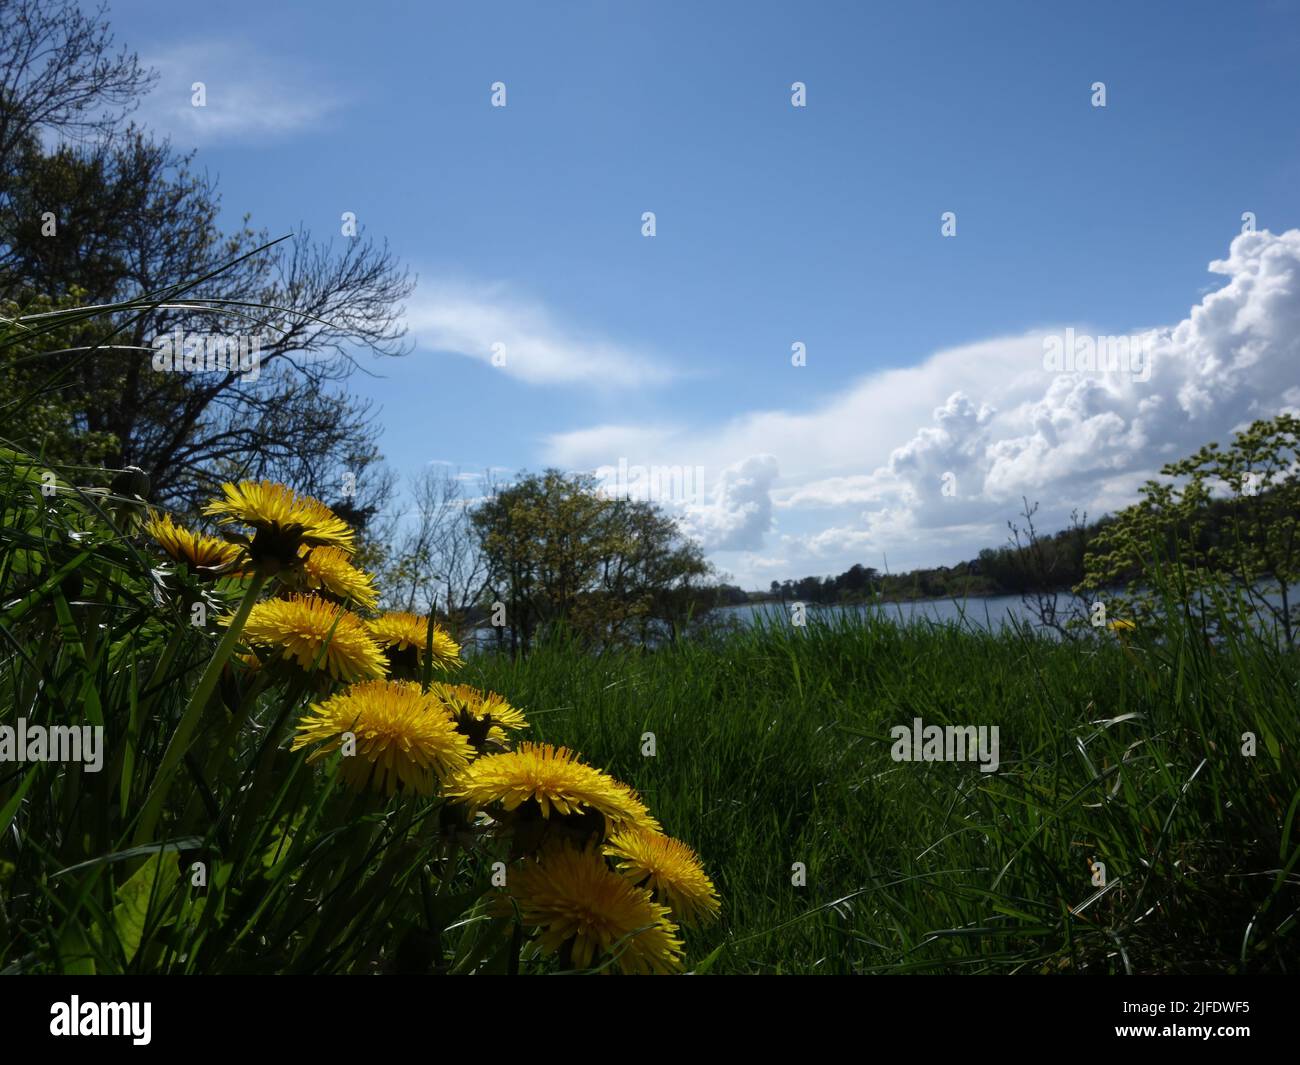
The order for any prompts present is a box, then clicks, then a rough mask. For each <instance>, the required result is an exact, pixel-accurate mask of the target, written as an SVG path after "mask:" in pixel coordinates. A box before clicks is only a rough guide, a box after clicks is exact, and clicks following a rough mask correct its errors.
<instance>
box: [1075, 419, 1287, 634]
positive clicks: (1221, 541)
mask: <svg viewBox="0 0 1300 1065" xmlns="http://www.w3.org/2000/svg"><path fill="white" fill-rule="evenodd" d="M1160 472H1161V474H1162V476H1164V477H1166V478H1171V480H1169V481H1148V482H1147V483H1146V484H1145V485H1143V486H1142V488H1141V489H1140V490H1139V491H1140V494H1141V497H1142V498H1141V500H1140V501H1139V502H1138V503H1136V504H1134V505H1133V506H1131V507H1127V508H1125V509H1124V510H1122V511H1120V512H1119V513H1118V514H1117V515H1115V520H1114V521H1113V522H1111V523H1109V524H1107V525H1105V526H1103V528H1102V530H1101V531H1100V532H1099V533H1098V535H1097V536H1096V538H1095V540H1094V541H1093V542H1092V544H1091V545H1090V548H1089V551H1088V554H1087V557H1086V575H1085V577H1084V579H1083V581H1082V582H1081V583H1080V586H1079V590H1080V591H1084V592H1090V593H1093V594H1094V595H1096V594H1100V593H1102V592H1105V591H1107V590H1108V589H1110V588H1112V587H1114V586H1115V585H1116V584H1121V583H1122V584H1123V585H1124V586H1125V589H1126V592H1125V594H1124V595H1121V596H1118V597H1114V599H1113V601H1114V602H1115V603H1116V605H1118V606H1119V607H1120V608H1121V609H1122V610H1125V611H1127V612H1129V613H1131V614H1132V615H1134V616H1135V617H1137V618H1139V619H1144V618H1147V617H1150V616H1152V615H1153V614H1155V613H1156V611H1157V610H1158V609H1159V603H1158V602H1157V599H1156V590H1155V589H1153V588H1152V587H1151V583H1150V581H1151V574H1152V572H1153V570H1154V569H1155V568H1156V567H1157V566H1162V565H1168V564H1174V565H1175V566H1176V567H1177V573H1178V577H1179V580H1180V581H1181V582H1182V588H1181V589H1180V591H1181V594H1182V598H1183V599H1184V603H1185V608H1186V609H1187V610H1189V611H1190V612H1192V613H1193V614H1196V615H1199V616H1201V617H1202V618H1203V619H1208V616H1209V615H1210V613H1211V611H1212V606H1211V602H1212V600H1213V598H1214V595H1215V593H1216V591H1217V590H1219V589H1222V588H1225V587H1231V588H1232V589H1234V590H1236V591H1238V592H1239V593H1240V594H1242V595H1243V596H1245V597H1246V599H1247V601H1248V602H1249V603H1250V605H1251V606H1252V608H1253V609H1254V610H1255V611H1256V612H1257V614H1259V615H1260V616H1262V617H1267V618H1271V619H1272V620H1273V621H1274V622H1275V623H1276V624H1277V625H1278V627H1279V629H1280V631H1281V632H1282V634H1283V636H1284V638H1285V640H1286V643H1287V645H1288V646H1293V645H1294V643H1295V639H1296V625H1297V616H1296V609H1295V607H1293V605H1292V602H1291V590H1292V588H1293V587H1294V585H1295V584H1296V582H1297V581H1298V580H1300V528H1298V526H1297V523H1298V522H1300V419H1298V418H1296V417H1294V416H1292V415H1289V414H1282V415H1279V416H1277V417H1276V418H1273V419H1271V420H1261V421H1256V422H1254V423H1253V424H1252V425H1251V426H1250V427H1249V428H1247V429H1245V430H1243V431H1242V432H1240V433H1238V434H1237V436H1236V437H1235V439H1234V440H1233V442H1232V444H1231V445H1230V446H1229V447H1228V448H1227V449H1220V447H1219V445H1218V444H1215V443H1211V444H1207V445H1206V446H1205V447H1203V448H1201V449H1200V450H1199V451H1198V452H1196V454H1194V455H1192V456H1190V457H1189V458H1186V459H1183V460H1181V461H1178V462H1172V463H1169V464H1168V465H1166V466H1164V467H1163V468H1162V469H1161V471H1160ZM1274 597H1276V601H1274Z"/></svg>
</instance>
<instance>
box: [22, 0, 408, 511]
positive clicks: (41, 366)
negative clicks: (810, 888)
mask: <svg viewBox="0 0 1300 1065" xmlns="http://www.w3.org/2000/svg"><path fill="white" fill-rule="evenodd" d="M4 7H5V8H6V9H7V10H8V11H11V12H13V13H14V15H15V17H14V18H13V20H10V19H9V18H6V19H5V20H4V21H3V22H2V23H0V87H3V88H0V93H3V97H2V98H3V101H4V106H3V108H0V110H3V112H4V116H5V117H4V120H3V123H2V124H0V147H3V149H4V155H3V174H4V179H5V180H4V188H3V194H2V195H0V299H4V300H8V301H9V303H8V304H7V311H6V312H5V313H6V317H19V316H20V315H21V314H22V313H23V311H24V310H30V308H31V307H32V306H35V305H39V304H40V301H41V300H42V299H43V298H45V297H52V298H54V299H55V300H56V301H60V302H61V303H63V304H64V305H66V303H67V301H69V300H74V299H80V300H82V301H83V302H85V301H88V302H91V303H96V304H102V303H111V302H116V301H122V300H129V299H135V298H138V297H140V296H142V295H145V294H151V293H163V292H168V291H169V290H170V291H172V292H173V293H175V292H176V289H177V286H181V285H185V286H187V287H186V288H185V290H184V292H183V294H181V295H176V294H173V295H172V297H171V298H169V299H167V300H166V301H165V302H163V303H162V304H161V305H160V306H158V307H156V308H155V309H153V310H151V311H148V312H147V313H132V314H129V315H126V314H115V315H106V316H105V317H104V321H105V322H106V323H107V327H108V328H107V332H108V333H109V334H110V335H111V340H110V341H109V343H107V344H104V343H103V339H104V338H103V336H102V335H101V336H100V338H99V340H98V341H97V343H98V344H99V345H100V346H98V347H96V348H95V350H94V351H93V352H91V351H87V350H86V348H87V347H89V345H86V344H82V345H79V346H78V345H71V346H70V347H69V348H68V349H57V350H48V349H47V350H43V351H42V352H41V353H40V354H41V358H40V359H39V360H38V361H36V362H34V363H30V364H28V363H27V362H24V366H25V369H24V370H23V372H22V374H21V375H20V376H22V377H23V378H24V381H25V382H26V383H27V385H28V387H27V389H26V391H24V392H23V393H22V394H17V395H11V396H10V397H8V398H9V400H10V403H11V404H12V405H13V406H14V407H19V406H31V405H37V404H50V403H55V404H56V405H62V407H64V408H67V409H68V411H69V413H70V417H69V418H68V422H67V425H68V433H69V434H71V435H74V436H76V435H80V434H88V435H89V436H90V438H91V439H93V440H94V441H95V442H96V446H97V447H98V446H99V445H100V444H102V442H103V441H106V440H107V441H112V445H111V446H109V447H108V448H106V449H104V453H103V461H104V462H105V463H106V464H108V465H110V466H114V467H122V466H126V465H136V466H140V467H141V468H143V469H144V470H145V472H146V473H148V474H149V476H150V478H151V480H152V482H153V486H154V491H155V497H156V498H158V499H159V500H161V501H164V502H168V503H171V504H173V505H175V506H177V507H179V508H185V509H192V508H193V507H195V506H196V505H197V504H198V502H199V501H200V500H201V499H203V498H205V497H207V496H208V495H210V494H211V493H212V491H213V489H214V487H215V482H216V481H218V480H219V479H222V478H229V477H253V478H261V477H268V478H272V479H277V480H283V481H286V482H291V483H293V484H294V485H295V487H296V488H299V489H300V490H303V491H306V492H309V493H311V494H314V495H318V496H320V497H322V498H324V499H325V500H326V501H327V502H330V503H331V504H333V505H337V506H338V507H339V508H340V509H343V510H348V511H349V512H350V513H351V514H352V515H353V516H355V517H357V518H358V519H364V517H365V516H367V515H369V514H373V513H374V512H376V511H377V509H378V508H379V507H380V506H381V505H382V503H383V499H384V495H385V493H386V492H387V490H388V486H389V485H390V484H391V481H390V480H389V479H388V478H386V477H385V476H383V475H382V472H381V470H380V465H379V452H378V448H377V429H376V427H375V425H374V424H373V421H372V417H371V411H370V409H369V407H368V405H367V404H365V403H364V402H360V401H358V400H357V399H356V398H355V397H353V396H350V395H348V393H347V392H346V391H345V389H344V387H343V382H344V381H345V380H346V379H347V378H348V377H349V376H350V375H351V373H352V372H353V371H354V369H355V368H356V366H357V362H356V358H357V356H358V355H359V354H369V355H372V356H394V355H400V354H403V353H404V352H405V350H406V348H405V344H404V340H403V338H404V330H403V328H402V326H401V308H400V302H401V300H402V299H404V298H405V297H406V295H408V294H409V292H410V290H411V282H410V279H409V277H408V276H407V275H406V273H405V271H403V270H402V269H401V268H400V267H399V266H398V264H397V263H396V262H395V260H394V259H393V257H392V256H391V255H390V253H389V252H388V249H387V247H386V246H376V245H374V244H373V243H371V242H370V241H368V240H365V239H364V238H361V237H357V238H345V239H344V241H343V243H342V246H341V247H339V246H337V245H331V244H328V243H319V242H313V241H312V239H311V236H310V234H309V233H308V232H306V231H305V230H303V231H300V232H299V233H297V234H295V235H294V238H293V239H292V241H288V242H279V243H274V245H273V246H271V247H267V245H268V244H270V243H271V242H270V241H269V240H268V237H267V234H266V233H265V231H260V232H257V231H254V230H253V229H251V228H250V227H249V225H248V223H247V218H246V219H245V224H244V226H243V227H242V228H241V229H239V230H238V231H236V232H234V233H225V232H222V231H221V230H220V229H219V228H218V226H217V223H216V219H217V216H218V212H219V208H220V199H219V197H218V195H217V192H216V189H215V186H214V185H213V183H212V182H210V181H209V180H208V179H206V178H204V177H199V176H196V175H195V173H194V172H193V170H192V160H193V156H192V154H190V155H180V154H177V153H176V152H175V151H173V150H172V148H171V147H170V145H169V144H167V143H166V142H163V143H161V144H160V143H157V142H155V141H154V140H153V139H152V138H151V137H149V136H148V135H146V134H145V133H143V132H142V131H140V130H139V129H136V128H134V127H127V128H125V129H122V128H120V122H121V119H122V117H123V115H124V114H125V113H126V112H127V111H129V108H130V106H131V103H132V102H133V100H134V95H135V94H138V93H139V92H140V91H142V90H143V88H145V87H146V86H147V81H148V79H147V76H146V75H144V74H143V73H141V72H140V71H139V68H138V64H136V63H135V61H134V57H133V56H129V55H126V54H125V53H123V55H122V56H120V57H118V58H117V59H116V60H112V61H110V60H108V59H106V58H105V56H106V55H107V49H108V41H109V40H111V39H110V38H107V29H106V27H105V26H104V24H103V23H102V20H101V21H95V20H90V21H87V20H84V19H81V17H80V16H79V14H77V13H76V12H75V8H72V7H71V6H68V5H65V6H64V7H62V8H60V9H59V10H58V11H56V12H54V13H53V14H51V15H49V16H46V15H45V14H44V13H43V12H42V11H41V7H42V5H39V4H24V3H16V4H6V5H4ZM19 16H21V17H19ZM46 55H56V56H58V58H59V63H58V69H57V70H52V69H51V68H50V66H49V64H48V63H46V62H44V57H45V56H46ZM114 63H115V64H116V65H114ZM92 115H93V116H94V117H93V118H92V117H89V116H92ZM50 133H54V134H58V135H69V134H73V133H78V134H93V135H94V136H95V139H94V140H92V141H91V142H89V143H77V144H73V143H66V142H65V143H60V144H57V145H56V146H54V147H53V148H47V147H46V146H45V145H46V143H47V141H48V135H49V134H50ZM42 134H43V135H45V139H42V136H41V135H42ZM51 217H52V219H53V227H52V230H51V226H50V224H49V223H50V219H51ZM259 248H265V250H263V251H261V252H260V253H257V252H258V249H259ZM177 336H179V337H180V338H182V344H181V347H182V348H187V347H188V348H189V349H190V350H192V349H193V348H194V346H195V345H196V344H197V345H205V344H207V345H213V343H214V342H213V340H212V339H210V338H215V345H214V346H216V347H217V348H220V347H222V346H223V345H224V344H226V343H227V342H230V341H235V342H239V341H241V340H242V341H243V343H244V344H245V351H246V352H250V353H251V351H252V349H253V343H254V340H256V343H257V344H258V345H259V347H260V351H259V358H257V360H256V363H257V366H256V369H257V372H256V373H255V374H253V373H248V372H244V371H242V370H235V369H231V368H230V367H229V364H228V363H225V364H221V366H223V367H224V368H219V367H218V366H216V365H214V364H213V361H212V360H211V359H210V360H209V364H208V365H207V366H205V367H204V368H203V369H202V370H193V369H188V370H187V369H186V368H185V367H184V365H182V366H181V370H180V372H177V371H176V370H175V369H174V368H173V366H174V364H169V363H168V362H167V360H165V359H164V360H163V362H164V364H165V365H164V368H163V369H161V370H160V369H159V368H158V365H157V362H156V360H155V355H157V354H158V353H159V351H160V348H165V346H166V345H167V343H168V341H169V340H170V339H171V338H174V337H177ZM32 354H33V352H31V351H21V350H19V349H17V348H16V347H8V348H5V349H4V352H3V354H2V355H0V358H6V359H9V360H11V361H12V360H15V359H22V360H28V359H29V358H30V356H31V355H32ZM201 354H202V353H201ZM35 371H39V372H35ZM17 442H18V443H22V444H24V445H27V446H31V445H32V443H33V441H31V440H22V439H19V440H17ZM65 445H66V446H64V447H63V450H66V451H69V452H76V451H78V447H77V446H76V445H75V444H71V443H68V442H65ZM83 450H84V449H83Z"/></svg>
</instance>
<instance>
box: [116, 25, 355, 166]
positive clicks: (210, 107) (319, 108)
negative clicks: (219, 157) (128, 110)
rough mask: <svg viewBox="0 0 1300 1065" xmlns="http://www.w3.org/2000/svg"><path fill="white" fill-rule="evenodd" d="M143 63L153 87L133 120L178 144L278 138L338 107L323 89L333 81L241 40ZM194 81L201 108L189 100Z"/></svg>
mask: <svg viewBox="0 0 1300 1065" xmlns="http://www.w3.org/2000/svg"><path fill="white" fill-rule="evenodd" d="M143 62H144V63H145V65H147V66H150V67H152V68H154V69H155V70H157V72H158V83H157V85H156V86H155V87H154V90H153V92H151V93H150V94H149V96H147V97H146V98H145V99H144V101H143V102H142V104H141V106H140V109H139V110H138V111H137V112H136V114H135V115H134V116H133V117H134V118H135V120H136V121H137V122H139V123H140V124H141V125H144V126H147V127H149V128H152V129H154V130H156V131H157V132H159V133H163V134H170V135H172V136H173V137H174V138H175V139H176V140H177V142H178V143H179V144H180V145H181V146H182V147H184V146H188V145H205V144H213V143H222V142H230V141H265V140H270V139H273V138H279V137H284V136H286V135H288V134H291V133H295V132H298V131H299V130H303V129H308V128H312V127H315V126H318V125H320V124H321V123H322V122H323V121H324V120H325V119H326V118H328V117H329V116H330V115H331V114H332V113H334V112H335V111H336V110H337V109H338V108H339V107H340V106H341V105H342V103H343V101H342V99H341V98H340V97H339V96H338V94H337V93H336V91H335V90H334V89H332V88H327V87H326V86H329V85H333V84H336V83H337V79H335V78H332V77H329V76H327V75H326V74H324V73H319V74H318V73H314V72H312V71H311V70H309V69H307V68H306V67H304V66H301V65H299V64H298V63H296V62H294V61H292V60H290V59H289V58H288V57H287V56H285V55H283V54H279V53H276V54H270V53H267V52H266V51H264V50H263V49H262V48H261V47H260V46H253V45H251V44H249V43H248V42H247V41H245V40H239V41H235V40H215V41H204V42H193V43H187V44H179V45H175V46H169V47H168V48H167V49H166V50H165V51H158V52H154V53H152V54H149V55H146V56H144V57H143ZM195 82H202V83H203V85H204V90H205V95H206V102H205V105H204V106H203V107H195V106H194V105H193V103H192V99H193V96H194V90H193V85H194V83H195Z"/></svg>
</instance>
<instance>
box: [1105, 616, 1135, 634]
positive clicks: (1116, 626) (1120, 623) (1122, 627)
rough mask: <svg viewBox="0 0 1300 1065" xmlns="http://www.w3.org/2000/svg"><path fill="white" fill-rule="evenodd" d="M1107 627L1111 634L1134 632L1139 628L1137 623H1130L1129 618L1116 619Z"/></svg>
mask: <svg viewBox="0 0 1300 1065" xmlns="http://www.w3.org/2000/svg"><path fill="white" fill-rule="evenodd" d="M1106 627H1107V628H1108V629H1110V631H1111V632H1132V631H1133V630H1134V629H1136V628H1137V623H1136V622H1133V621H1129V620H1128V619H1127V618H1116V619H1115V620H1114V621H1111V622H1108V623H1107V625H1106Z"/></svg>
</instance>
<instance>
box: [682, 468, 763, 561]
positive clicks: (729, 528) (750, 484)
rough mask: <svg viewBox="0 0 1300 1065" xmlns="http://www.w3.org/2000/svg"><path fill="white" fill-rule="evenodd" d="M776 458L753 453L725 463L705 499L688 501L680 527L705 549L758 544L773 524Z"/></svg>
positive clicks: (733, 548) (731, 549)
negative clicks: (773, 485) (737, 460)
mask: <svg viewBox="0 0 1300 1065" xmlns="http://www.w3.org/2000/svg"><path fill="white" fill-rule="evenodd" d="M777 472H778V471H777V464H776V459H774V458H773V457H772V456H771V455H753V456H751V457H749V458H747V459H745V460H744V461H743V462H738V463H735V464H734V465H731V466H728V467H727V468H726V469H725V470H723V471H722V473H721V474H720V475H719V477H718V478H717V480H716V481H715V483H714V485H713V489H712V492H711V498H710V499H709V501H708V502H707V503H688V504H687V505H686V506H685V508H684V509H683V514H682V528H683V530H684V531H685V532H686V533H687V534H688V535H690V536H692V537H693V538H694V539H696V540H698V541H699V542H700V544H701V545H702V546H703V547H704V549H705V550H706V551H738V550H752V549H754V548H757V547H760V546H761V545H762V543H763V537H764V536H765V535H766V533H767V531H768V529H770V528H771V526H772V495H771V489H772V482H773V481H774V480H775V479H776V476H777Z"/></svg>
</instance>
